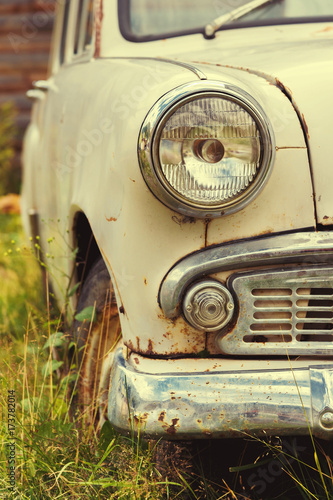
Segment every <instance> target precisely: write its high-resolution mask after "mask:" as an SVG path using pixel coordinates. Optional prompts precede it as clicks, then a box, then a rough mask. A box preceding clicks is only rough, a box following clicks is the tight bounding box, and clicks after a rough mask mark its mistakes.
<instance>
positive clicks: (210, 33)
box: [205, 0, 274, 38]
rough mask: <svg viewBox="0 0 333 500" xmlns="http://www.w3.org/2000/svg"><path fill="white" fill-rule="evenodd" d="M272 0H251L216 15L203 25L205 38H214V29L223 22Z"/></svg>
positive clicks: (232, 19) (236, 17) (238, 16)
mask: <svg viewBox="0 0 333 500" xmlns="http://www.w3.org/2000/svg"><path fill="white" fill-rule="evenodd" d="M272 1H274V0H252V2H249V3H246V4H245V5H241V6H240V7H237V9H234V10H232V11H230V12H227V13H226V14H223V15H222V16H219V17H217V18H216V19H214V21H212V22H211V23H209V24H207V25H206V26H205V36H206V38H214V37H215V33H216V31H217V30H218V29H220V28H221V26H223V25H224V24H226V23H228V22H230V21H234V20H235V19H240V18H241V17H243V16H245V15H246V14H248V13H249V12H252V11H253V10H255V9H258V8H259V7H262V6H263V5H265V4H266V3H270V2H272Z"/></svg>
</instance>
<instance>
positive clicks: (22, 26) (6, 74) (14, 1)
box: [0, 0, 56, 168]
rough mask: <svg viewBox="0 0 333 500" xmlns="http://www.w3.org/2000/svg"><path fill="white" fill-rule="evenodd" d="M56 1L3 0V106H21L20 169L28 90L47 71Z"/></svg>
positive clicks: (17, 159) (0, 99)
mask: <svg viewBox="0 0 333 500" xmlns="http://www.w3.org/2000/svg"><path fill="white" fill-rule="evenodd" d="M55 4H56V0H0V106H1V105H2V104H3V103H4V102H8V101H11V102H13V103H14V105H15V107H16V109H17V117H16V124H17V129H18V133H17V139H16V141H15V149H16V156H15V160H14V162H13V168H20V152H21V145H22V137H23V133H24V130H25V128H26V126H27V124H28V122H29V116H30V109H31V102H30V101H29V100H28V99H27V98H26V96H25V93H26V91H27V90H29V89H30V88H31V85H32V82H33V81H34V80H39V79H43V78H45V77H46V74H47V65H48V54H49V49H50V40H51V30H52V26H53V20H54V10H55Z"/></svg>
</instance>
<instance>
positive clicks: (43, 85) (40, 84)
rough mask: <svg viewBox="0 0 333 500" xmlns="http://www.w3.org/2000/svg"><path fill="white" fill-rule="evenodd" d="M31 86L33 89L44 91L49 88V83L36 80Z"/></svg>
mask: <svg viewBox="0 0 333 500" xmlns="http://www.w3.org/2000/svg"><path fill="white" fill-rule="evenodd" d="M32 86H33V87H34V89H38V90H44V91H46V90H49V88H50V87H51V82H50V81H49V80H37V81H36V82H33V84H32Z"/></svg>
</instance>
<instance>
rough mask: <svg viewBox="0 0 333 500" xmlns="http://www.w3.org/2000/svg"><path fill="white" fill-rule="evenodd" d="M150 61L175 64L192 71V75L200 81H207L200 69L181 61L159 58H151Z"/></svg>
mask: <svg viewBox="0 0 333 500" xmlns="http://www.w3.org/2000/svg"><path fill="white" fill-rule="evenodd" d="M152 59H153V60H155V61H163V62H166V63H170V64H175V65H176V66H180V67H181V68H185V69H188V70H189V71H192V73H194V74H195V75H196V76H197V77H198V78H199V79H200V80H207V76H206V75H205V73H204V72H203V71H201V70H200V69H198V68H197V67H196V66H193V64H189V63H184V62H181V61H177V60H175V59H164V58H160V57H155V58H154V57H153V58H152Z"/></svg>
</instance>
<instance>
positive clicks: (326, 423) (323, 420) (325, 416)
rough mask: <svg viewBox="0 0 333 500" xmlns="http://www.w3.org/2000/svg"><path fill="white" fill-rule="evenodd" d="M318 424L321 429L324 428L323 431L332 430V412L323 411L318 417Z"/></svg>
mask: <svg viewBox="0 0 333 500" xmlns="http://www.w3.org/2000/svg"><path fill="white" fill-rule="evenodd" d="M319 422H320V424H321V425H322V426H323V427H325V429H333V412H332V411H330V410H325V411H324V412H323V413H322V414H321V415H320V417H319Z"/></svg>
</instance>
